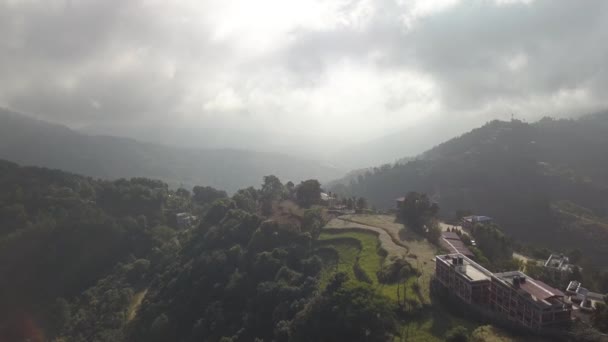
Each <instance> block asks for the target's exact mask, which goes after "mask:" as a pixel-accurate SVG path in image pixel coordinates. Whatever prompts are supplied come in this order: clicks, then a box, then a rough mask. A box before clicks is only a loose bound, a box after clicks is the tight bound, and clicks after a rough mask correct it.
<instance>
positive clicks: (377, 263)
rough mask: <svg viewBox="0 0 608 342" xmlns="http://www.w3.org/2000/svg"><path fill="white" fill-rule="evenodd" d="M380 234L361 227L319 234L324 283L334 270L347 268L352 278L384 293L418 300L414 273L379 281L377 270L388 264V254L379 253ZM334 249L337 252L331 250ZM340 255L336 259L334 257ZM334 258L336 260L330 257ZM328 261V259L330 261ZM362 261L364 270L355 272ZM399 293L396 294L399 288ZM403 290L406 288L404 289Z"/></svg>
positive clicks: (330, 229) (345, 269)
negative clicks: (394, 280) (402, 279)
mask: <svg viewBox="0 0 608 342" xmlns="http://www.w3.org/2000/svg"><path fill="white" fill-rule="evenodd" d="M380 248H383V247H381V246H380V244H379V235H378V233H377V232H375V231H371V230H365V229H362V228H356V227H355V228H351V229H347V228H343V229H335V228H334V229H332V228H328V229H325V230H324V231H323V233H321V235H320V236H319V247H318V251H319V252H320V256H321V257H322V258H323V259H324V261H325V265H326V267H325V269H324V270H323V274H322V275H321V286H325V285H326V284H327V281H328V280H329V278H330V277H331V275H332V274H333V273H335V272H345V273H346V274H348V276H349V277H350V278H351V279H357V280H359V281H364V282H368V283H369V284H370V285H372V286H374V287H375V288H377V289H378V291H380V292H381V293H382V294H384V295H385V296H387V297H389V298H391V299H392V300H394V301H397V299H398V298H404V296H405V297H406V298H410V299H411V300H412V301H415V302H416V303H420V301H419V300H417V298H418V295H417V294H416V293H415V292H414V290H413V289H412V286H411V285H412V284H413V283H414V282H416V278H414V277H412V278H410V279H408V280H407V281H406V286H405V287H404V286H403V284H402V285H401V286H398V285H397V284H383V283H380V282H379V281H378V276H377V273H378V272H379V271H380V270H381V269H382V267H383V266H384V265H385V261H386V258H385V257H383V256H382V255H381V254H380V250H379V249H380ZM332 251H335V254H336V256H334V257H332V256H331V254H332V253H334V252H332ZM335 258H337V260H335ZM331 259H334V260H331ZM328 261H329V262H328ZM357 263H358V264H359V266H360V269H361V270H362V271H363V273H364V274H361V273H360V274H356V273H355V265H356V264H357ZM398 290H399V291H400V294H399V295H398V294H397V291H398ZM404 291H406V292H405V293H404Z"/></svg>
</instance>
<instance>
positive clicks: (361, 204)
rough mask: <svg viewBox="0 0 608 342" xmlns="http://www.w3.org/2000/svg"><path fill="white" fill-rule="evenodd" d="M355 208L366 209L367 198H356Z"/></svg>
mask: <svg viewBox="0 0 608 342" xmlns="http://www.w3.org/2000/svg"><path fill="white" fill-rule="evenodd" d="M357 209H360V210H363V209H367V200H366V199H365V198H363V197H359V199H357Z"/></svg>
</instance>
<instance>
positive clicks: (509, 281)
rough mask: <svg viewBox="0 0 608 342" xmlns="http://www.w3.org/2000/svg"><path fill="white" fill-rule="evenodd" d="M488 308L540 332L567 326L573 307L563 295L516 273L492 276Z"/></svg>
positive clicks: (520, 273)
mask: <svg viewBox="0 0 608 342" xmlns="http://www.w3.org/2000/svg"><path fill="white" fill-rule="evenodd" d="M490 293H491V295H490V308H491V309H492V310H493V311H495V312H498V313H501V314H502V315H503V316H504V317H505V318H507V319H509V320H511V321H515V322H517V323H519V324H521V325H523V326H525V327H528V328H531V329H535V330H539V329H542V328H554V327H557V326H560V325H562V324H564V323H567V322H570V319H571V318H570V317H571V313H572V305H571V304H568V303H567V302H566V301H565V295H564V293H563V292H561V291H559V290H557V289H554V288H552V287H551V286H549V285H547V284H545V283H543V282H541V281H539V280H535V279H532V278H530V277H528V276H527V275H525V274H524V273H522V272H519V271H513V272H504V273H495V274H494V275H493V276H492V285H491V291H490Z"/></svg>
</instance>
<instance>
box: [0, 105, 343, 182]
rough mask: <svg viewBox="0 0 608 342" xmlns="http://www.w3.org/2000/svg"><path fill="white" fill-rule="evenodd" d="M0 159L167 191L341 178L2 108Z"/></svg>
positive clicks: (317, 169) (334, 172)
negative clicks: (147, 182) (142, 180)
mask: <svg viewBox="0 0 608 342" xmlns="http://www.w3.org/2000/svg"><path fill="white" fill-rule="evenodd" d="M160 134H162V132H160ZM0 159H7V160H10V161H14V162H17V163H20V164H22V165H34V166H43V167H49V168H57V169H62V170H66V171H70V172H74V173H79V174H83V175H87V176H91V177H99V178H105V179H116V178H130V177H148V178H155V179H160V180H163V181H165V182H167V183H168V184H169V185H170V186H173V187H178V186H180V185H183V186H184V187H187V188H190V187H192V186H193V185H209V186H213V187H217V188H220V189H226V190H228V191H230V192H233V191H236V190H238V189H239V188H242V187H247V186H250V185H257V184H259V183H261V180H262V177H263V176H265V175H269V174H275V175H276V176H278V177H279V178H280V179H281V180H284V181H288V180H291V181H293V182H299V181H301V180H304V179H308V178H317V179H319V180H329V179H332V178H336V177H338V176H339V175H341V174H343V171H342V170H340V169H337V168H334V167H330V166H327V165H324V164H322V163H319V162H315V161H311V160H304V159H298V158H294V157H290V156H288V155H282V154H278V153H265V152H252V151H246V150H232V149H190V148H179V147H171V146H164V145H157V144H152V143H144V142H139V141H136V140H132V139H128V138H118V137H111V136H91V135H85V134H82V133H79V132H76V131H74V130H71V129H70V128H68V127H65V126H62V125H57V124H52V123H49V122H45V121H42V120H38V119H34V118H30V117H27V116H25V115H22V114H19V113H15V112H11V111H9V110H6V109H0Z"/></svg>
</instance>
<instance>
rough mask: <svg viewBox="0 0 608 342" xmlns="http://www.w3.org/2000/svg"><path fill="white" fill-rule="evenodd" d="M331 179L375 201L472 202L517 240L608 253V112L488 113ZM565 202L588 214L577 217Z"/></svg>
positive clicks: (603, 256)
mask: <svg viewBox="0 0 608 342" xmlns="http://www.w3.org/2000/svg"><path fill="white" fill-rule="evenodd" d="M332 184H334V185H333V190H334V191H336V192H338V193H343V194H347V195H356V196H363V197H366V198H368V199H369V200H370V202H371V203H372V204H374V205H376V206H378V207H380V208H387V207H393V206H394V199H395V198H396V197H399V196H403V195H404V194H406V193H407V192H408V191H422V192H425V193H428V194H429V195H431V196H432V197H433V199H436V200H437V201H438V202H439V205H440V207H441V212H442V215H443V216H444V217H446V218H449V217H453V216H454V213H455V211H456V210H458V209H468V210H472V211H474V212H476V213H478V214H483V215H489V216H493V217H495V218H496V219H497V221H498V222H499V223H500V224H501V225H503V226H504V228H505V231H506V232H507V233H508V234H509V235H511V236H514V237H515V238H517V239H519V240H520V241H528V242H534V243H535V244H537V245H543V246H547V247H550V248H553V249H558V250H569V249H572V248H579V249H581V250H584V251H585V254H589V255H590V256H592V257H593V259H594V260H595V261H596V262H599V261H600V260H607V259H608V250H606V248H605V246H606V244H608V229H607V228H606V227H607V226H606V225H605V224H604V223H603V222H608V221H607V220H608V113H598V114H595V115H590V116H585V117H582V118H580V119H577V120H554V119H550V118H544V119H542V120H540V121H538V122H535V123H531V124H529V123H524V122H521V121H518V120H513V121H510V122H505V121H492V122H489V123H488V124H486V125H484V126H482V127H480V128H477V129H474V130H472V131H470V132H469V133H466V134H463V135H461V136H460V137H457V138H454V139H451V140H448V141H446V142H444V143H442V144H440V145H438V146H436V147H434V148H432V149H430V150H428V151H427V152H424V153H422V154H421V155H420V156H418V157H417V158H416V159H415V160H412V161H409V162H406V163H404V164H395V165H391V166H384V167H380V168H375V169H373V171H371V172H367V173H363V174H361V175H359V176H357V177H356V179H355V178H354V177H352V176H350V177H346V178H345V179H343V181H338V182H335V183H332ZM565 203H567V204H568V205H567V207H568V208H580V210H579V211H580V212H584V213H587V214H585V216H584V217H582V216H581V217H579V219H575V218H576V217H577V216H576V215H574V216H573V215H570V214H569V213H568V212H567V210H566V209H567V208H564V205H565Z"/></svg>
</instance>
